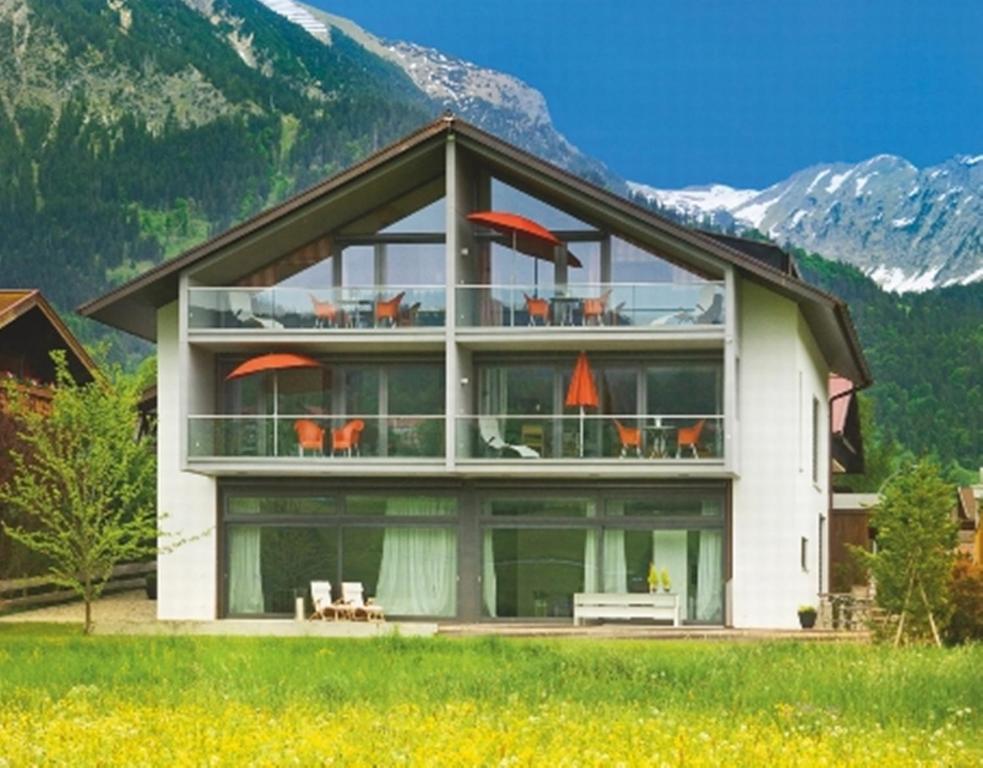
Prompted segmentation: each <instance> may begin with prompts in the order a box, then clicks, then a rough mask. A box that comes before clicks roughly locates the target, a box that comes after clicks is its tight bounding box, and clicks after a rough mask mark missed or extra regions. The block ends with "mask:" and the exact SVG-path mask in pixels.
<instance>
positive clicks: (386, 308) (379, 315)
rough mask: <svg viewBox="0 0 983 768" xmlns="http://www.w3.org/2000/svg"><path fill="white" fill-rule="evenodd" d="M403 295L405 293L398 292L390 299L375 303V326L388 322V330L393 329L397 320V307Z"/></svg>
mask: <svg viewBox="0 0 983 768" xmlns="http://www.w3.org/2000/svg"><path fill="white" fill-rule="evenodd" d="M405 295H406V291H400V292H399V293H397V294H396V295H395V296H393V297H392V298H391V299H386V300H385V301H381V300H380V301H377V302H376V303H375V324H376V325H379V324H381V323H383V322H388V323H389V327H390V328H392V327H394V326H395V325H396V322H397V321H398V320H399V305H400V304H401V303H402V301H403V297H404V296H405Z"/></svg>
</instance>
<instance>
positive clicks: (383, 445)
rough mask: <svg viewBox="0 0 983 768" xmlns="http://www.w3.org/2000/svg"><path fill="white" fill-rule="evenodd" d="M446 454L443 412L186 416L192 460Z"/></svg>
mask: <svg viewBox="0 0 983 768" xmlns="http://www.w3.org/2000/svg"><path fill="white" fill-rule="evenodd" d="M445 452H446V451H445V441H444V417H443V416H439V415H438V416H433V415H425V416H417V415H401V416H384V417H383V416H358V415H355V416H312V415H292V416H283V415H277V416H252V415H247V416H244V415H209V416H189V417H188V459H189V461H191V462H195V461H212V460H219V461H223V462H229V463H231V462H249V461H250V460H255V459H262V460H264V462H263V463H267V462H270V461H272V462H276V463H277V464H279V463H280V462H288V461H290V462H297V461H310V462H316V461H320V462H328V461H331V462H358V461H364V462H426V461H428V460H429V461H431V462H433V461H443V459H444V455H445Z"/></svg>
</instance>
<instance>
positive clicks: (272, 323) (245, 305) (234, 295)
mask: <svg viewBox="0 0 983 768" xmlns="http://www.w3.org/2000/svg"><path fill="white" fill-rule="evenodd" d="M228 302H229V311H230V312H232V315H233V317H235V319H236V320H238V321H239V322H240V323H243V324H245V325H249V324H254V325H259V326H260V327H262V328H283V323H281V322H279V321H278V320H273V319H272V318H268V317H258V316H257V315H256V313H255V312H253V297H252V294H251V293H247V292H245V291H229V293H228Z"/></svg>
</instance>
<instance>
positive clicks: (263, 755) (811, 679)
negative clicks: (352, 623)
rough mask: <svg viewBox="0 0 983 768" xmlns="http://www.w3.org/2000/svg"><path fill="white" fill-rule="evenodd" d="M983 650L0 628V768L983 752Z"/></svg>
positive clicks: (874, 760) (945, 758) (858, 758)
mask: <svg viewBox="0 0 983 768" xmlns="http://www.w3.org/2000/svg"><path fill="white" fill-rule="evenodd" d="M981 690H983V648H978V647H967V648H959V649H946V650H940V649H934V648H905V649H899V650H895V649H889V648H880V647H874V646H865V645H818V644H802V643H793V642H774V643H732V644H727V643H711V642H692V641H691V642H639V641H597V640H587V639H568V640H518V639H503V638H487V639H477V640H475V639H468V640H465V639H443V638H435V639H410V638H399V637H394V638H385V639H375V640H317V639H288V638H204V637H88V638H86V637H80V636H78V635H75V634H68V633H66V632H65V631H64V630H61V629H56V628H53V627H51V628H45V627H40V628H38V627H34V628H28V627H18V626H16V625H8V626H5V627H3V628H0V766H21V765H66V766H68V765H71V766H89V765H100V766H103V765H126V766H139V765H167V766H183V765H218V766H225V765H228V766H241V765H332V764H333V765H345V766H358V765H433V766H438V765H439V766H471V765H501V766H518V765H550V766H554V765H578V766H581V765H695V766H701V765H706V766H711V765H712V766H716V765H734V766H742V765H746V766H762V765H801V766H815V765H828V766H834V765H835V766H840V765H863V766H892V765H946V766H958V765H967V766H969V765H979V764H981V762H983V737H981V735H980V734H981V733H983V727H981V726H983V719H981V715H980V710H979V707H980V705H981V698H980V691H981Z"/></svg>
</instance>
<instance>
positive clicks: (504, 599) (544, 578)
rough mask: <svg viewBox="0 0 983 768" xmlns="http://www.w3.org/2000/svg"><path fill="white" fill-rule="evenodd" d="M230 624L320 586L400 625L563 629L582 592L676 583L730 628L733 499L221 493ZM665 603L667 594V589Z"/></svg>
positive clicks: (542, 491) (567, 492)
mask: <svg viewBox="0 0 983 768" xmlns="http://www.w3.org/2000/svg"><path fill="white" fill-rule="evenodd" d="M223 498H224V518H223V522H222V530H223V532H224V542H225V544H224V553H225V554H224V565H223V572H222V575H223V584H224V588H225V591H224V593H223V594H224V601H225V603H224V604H225V612H226V614H227V615H230V616H250V615H253V616H257V615H258V616H263V615H288V614H292V613H293V610H294V601H295V599H296V597H297V596H300V595H305V596H306V595H309V587H310V582H311V581H330V582H331V584H332V587H333V590H334V597H335V598H338V597H340V596H341V584H342V583H343V582H346V581H354V582H360V583H361V584H362V586H363V588H364V594H365V595H366V596H369V597H373V598H375V600H376V601H377V602H378V603H379V604H380V605H381V606H382V607H383V609H384V610H385V612H386V614H387V615H388V616H391V617H400V616H405V617H413V616H416V617H433V618H440V617H443V618H451V617H459V616H461V614H460V613H459V605H460V606H461V608H460V610H461V611H464V615H463V616H461V617H462V618H467V619H477V618H478V617H480V616H484V617H486V618H490V619H559V618H569V617H570V616H571V615H572V610H573V599H574V595H575V594H577V593H578V592H609V593H626V592H645V591H647V590H648V589H649V586H648V574H649V569H650V567H654V568H655V569H656V570H657V571H659V572H660V573H662V572H663V571H665V572H666V574H667V576H668V578H669V584H670V588H669V591H670V593H671V594H674V595H678V596H679V598H680V605H681V608H682V615H683V618H684V620H685V621H687V622H690V623H708V624H719V623H721V622H722V621H723V615H724V578H725V576H724V568H725V562H726V560H725V542H726V533H725V514H724V499H725V490H724V486H722V485H708V486H705V487H682V486H679V485H664V486H650V487H648V488H637V487H636V488H630V487H629V488H619V487H616V486H612V487H610V488H596V487H595V488H587V487H584V486H582V487H581V489H580V490H578V489H577V488H571V489H556V488H554V489H549V488H542V487H539V486H526V487H524V488H523V489H521V490H517V489H513V490H511V491H501V492H500V491H495V490H493V489H490V488H481V487H478V488H475V487H472V486H468V487H465V488H463V489H462V488H455V489H450V488H448V489H445V490H439V489H438V490H429V491H424V490H420V491H416V492H409V491H406V490H405V489H404V488H402V487H401V486H400V485H397V484H395V483H392V484H389V488H388V490H386V489H385V488H378V487H377V488H374V489H372V490H362V489H358V490H350V491H344V492H341V491H339V492H335V493H325V492H319V491H316V490H312V491H311V492H308V493H305V492H303V491H298V490H295V489H289V488H287V487H286V486H280V490H267V491H262V490H252V489H250V488H249V487H248V486H246V487H243V488H236V487H232V488H229V489H226V490H225V492H224V493H223ZM660 589H661V586H660Z"/></svg>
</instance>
